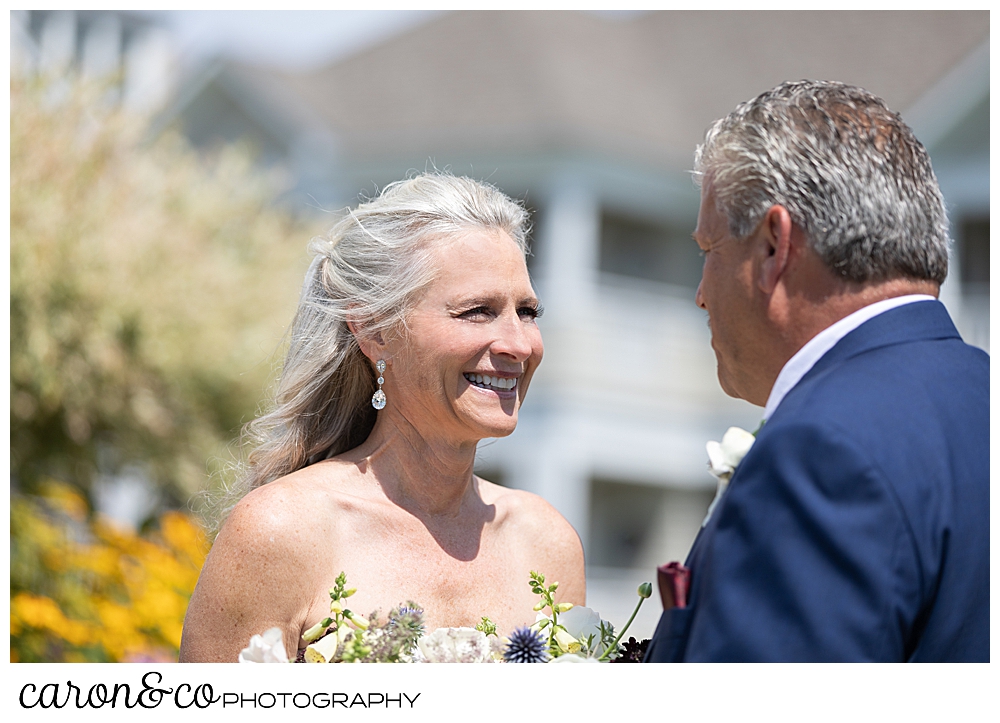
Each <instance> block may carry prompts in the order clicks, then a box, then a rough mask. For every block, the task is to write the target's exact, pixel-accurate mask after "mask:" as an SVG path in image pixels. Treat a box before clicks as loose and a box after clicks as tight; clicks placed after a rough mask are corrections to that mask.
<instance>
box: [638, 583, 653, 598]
mask: <svg viewBox="0 0 1000 723" xmlns="http://www.w3.org/2000/svg"><path fill="white" fill-rule="evenodd" d="M652 594H653V585H652V584H651V583H648V582H644V583H642V585H640V586H639V597H641V598H642V599H643V600H645V599H646V598H648V597H649V596H650V595H652Z"/></svg>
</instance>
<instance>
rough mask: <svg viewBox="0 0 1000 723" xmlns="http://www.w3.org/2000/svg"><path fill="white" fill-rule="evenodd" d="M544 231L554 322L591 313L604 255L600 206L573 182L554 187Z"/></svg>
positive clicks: (542, 279) (545, 277) (543, 272)
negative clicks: (600, 262) (600, 260)
mask: <svg viewBox="0 0 1000 723" xmlns="http://www.w3.org/2000/svg"><path fill="white" fill-rule="evenodd" d="M551 188H552V191H551V193H550V194H548V195H547V198H546V199H545V204H544V206H543V210H542V225H541V228H539V229H538V266H539V273H538V279H537V280H538V285H539V293H540V294H542V302H543V303H544V304H545V306H546V315H547V316H548V317H549V319H547V320H549V321H553V322H554V321H563V320H566V319H568V318H571V317H573V316H576V315H578V314H581V313H585V312H586V310H587V309H588V308H590V306H591V303H592V301H593V297H594V289H595V286H596V283H597V269H598V262H599V255H600V232H601V228H600V221H601V217H600V204H599V202H598V199H597V197H596V196H595V194H594V193H593V192H592V191H590V190H589V189H588V188H586V186H585V185H584V184H582V183H580V182H578V181H576V180H575V179H573V178H570V177H568V176H562V177H558V178H557V179H555V181H554V182H553V183H552V186H551Z"/></svg>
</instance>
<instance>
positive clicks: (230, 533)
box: [181, 468, 338, 661]
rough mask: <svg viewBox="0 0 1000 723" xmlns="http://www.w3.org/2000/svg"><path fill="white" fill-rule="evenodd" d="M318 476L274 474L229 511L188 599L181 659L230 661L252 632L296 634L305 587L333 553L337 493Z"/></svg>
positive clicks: (305, 609) (305, 606)
mask: <svg viewBox="0 0 1000 723" xmlns="http://www.w3.org/2000/svg"><path fill="white" fill-rule="evenodd" d="M307 469H308V468H307ZM331 471H332V470H329V469H328V470H325V471H324V473H323V475H329V472H331ZM301 472H305V470H302V471H301ZM323 475H318V474H317V472H316V471H312V472H309V473H305V474H302V473H299V472H296V473H294V474H291V475H288V476H287V477H283V478H280V479H277V480H275V481H273V482H270V483H268V484H266V485H262V486H261V487H258V488H257V489H255V490H253V491H251V492H250V493H248V494H247V495H246V496H245V497H243V499H242V500H240V502H239V503H238V504H237V505H236V506H235V507H234V508H233V509H232V511H231V512H230V513H229V515H228V517H227V518H226V520H225V522H224V523H223V525H222V528H221V530H220V531H219V534H218V536H217V537H216V540H215V543H214V544H213V545H212V549H211V551H210V552H209V555H208V559H207V560H206V561H205V566H204V568H203V569H202V572H201V576H200V578H199V580H198V585H197V587H196V588H195V591H194V594H193V595H192V598H191V604H190V606H189V608H188V614H187V618H186V620H185V624H184V640H183V642H182V646H181V648H182V649H181V659H182V660H205V661H208V660H235V654H236V653H238V652H239V650H240V648H242V647H243V646H244V645H245V644H246V641H247V640H249V639H250V636H251V635H254V634H256V633H260V632H263V631H264V630H266V629H268V628H270V627H273V626H275V625H277V626H278V627H281V628H282V631H283V633H284V634H285V640H286V641H295V640H297V639H298V634H299V630H300V627H301V624H302V622H303V620H304V619H305V617H306V616H307V615H308V613H309V610H308V608H309V604H310V602H311V600H310V598H309V596H308V595H303V590H309V589H311V588H312V587H314V585H313V582H314V580H313V578H314V577H316V575H317V574H318V573H319V572H320V571H323V570H325V569H326V568H327V565H326V564H325V563H326V562H327V561H328V560H329V557H330V555H331V554H334V555H335V554H336V547H337V546H336V545H331V544H330V543H331V539H332V538H335V530H336V525H337V520H336V518H337V514H336V510H337V500H338V495H337V494H336V492H335V489H334V492H333V493H331V492H330V491H329V489H327V488H329V487H331V486H332V487H334V488H336V485H335V484H334V485H329V484H327V485H326V486H325V487H324V485H323V484H322V481H323V479H322V477H323ZM234 646H235V647H234ZM292 652H294V651H292Z"/></svg>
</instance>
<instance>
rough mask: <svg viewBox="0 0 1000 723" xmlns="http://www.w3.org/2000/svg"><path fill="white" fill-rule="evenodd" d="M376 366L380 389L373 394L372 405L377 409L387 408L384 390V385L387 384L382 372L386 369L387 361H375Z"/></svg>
mask: <svg viewBox="0 0 1000 723" xmlns="http://www.w3.org/2000/svg"><path fill="white" fill-rule="evenodd" d="M375 368H376V369H378V380H377V381H378V389H376V390H375V393H374V394H372V406H373V407H375V409H384V408H385V392H383V391H382V385H383V384H385V378H384V377H383V376H382V372H384V371H385V362H384V361H383V360H381V359H379V360H378V361H377V362H375Z"/></svg>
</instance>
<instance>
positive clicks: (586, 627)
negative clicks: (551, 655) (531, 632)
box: [532, 605, 609, 657]
mask: <svg viewBox="0 0 1000 723" xmlns="http://www.w3.org/2000/svg"><path fill="white" fill-rule="evenodd" d="M551 619H552V618H550V617H549V616H548V615H545V614H543V613H538V615H536V616H535V624H534V625H533V626H532V627H534V628H535V629H536V630H537V629H539V625H538V624H539V623H540V622H541V621H543V620H551ZM559 625H560V626H561V627H563V628H565V632H563V631H562V630H557V631H556V634H555V639H556V643H558V645H559V647H560V649H562V650H563V651H564V652H567V653H576V652H577V651H578V650H580V648H581V646H582V645H583V644H585V643H586V642H587V641H588V639H589V638H590V637H591V636H593V641H592V642H593V645H594V649H593V650H590V651H589V654H590V655H596V656H598V657H600V656H601V655H602V654H603V653H604V646H603V645H602V644H601V616H600V615H598V614H597V612H596V611H594V610H591V609H590V608H588V607H584V606H583V605H574V606H573V607H572V608H570V609H569V610H567V611H566V612H564V613H559ZM605 627H609V625H608V624H607V623H606V622H605ZM560 657H566V656H565V655H563V656H560Z"/></svg>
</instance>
